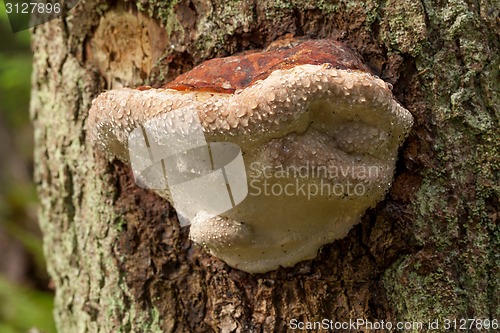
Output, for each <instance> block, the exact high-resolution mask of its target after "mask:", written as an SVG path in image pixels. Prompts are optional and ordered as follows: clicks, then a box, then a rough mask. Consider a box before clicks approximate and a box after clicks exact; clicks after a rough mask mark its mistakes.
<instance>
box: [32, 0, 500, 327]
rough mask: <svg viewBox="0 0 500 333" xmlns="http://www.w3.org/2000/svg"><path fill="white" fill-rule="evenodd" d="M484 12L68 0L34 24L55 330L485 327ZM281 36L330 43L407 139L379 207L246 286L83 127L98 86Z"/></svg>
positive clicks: (491, 227) (478, 7) (371, 0)
mask: <svg viewBox="0 0 500 333" xmlns="http://www.w3.org/2000/svg"><path fill="white" fill-rule="evenodd" d="M499 11H500V3H499V2H498V1H496V0H448V1H446V0H439V1H434V0H432V1H431V0H420V1H413V0H402V1H399V0H398V1H396V0H387V1H380V0H368V1H356V0H333V1H325V0H295V1H281V0H272V1H251V0H238V1H220V0H192V1H190V0H179V1H165V2H164V1H158V0H137V1H111V2H105V1H98V0H81V1H80V3H79V4H78V5H77V7H76V8H74V9H73V10H72V11H71V12H70V13H69V14H68V15H67V16H66V17H65V18H64V19H56V20H54V21H51V22H49V23H47V24H44V25H41V26H39V27H36V28H35V29H34V32H33V50H34V53H35V55H34V71H33V93H32V102H31V111H32V118H33V122H34V126H35V138H36V150H35V157H36V171H35V174H36V180H37V183H38V192H39V197H40V206H41V209H40V224H41V227H42V229H43V231H44V235H45V238H44V242H45V253H46V256H47V261H48V269H49V272H50V274H51V276H52V278H53V281H54V285H55V288H56V308H55V317H56V321H57V326H58V328H59V331H60V332H71V333H78V332H219V331H220V332H284V331H289V330H291V328H290V326H289V322H290V320H292V319H294V318H295V319H299V320H301V321H317V320H321V319H323V318H328V319H333V320H335V321H339V322H343V321H349V319H358V318H360V319H366V320H370V321H373V322H375V321H378V322H380V321H382V320H384V321H386V322H387V321H391V322H392V323H396V321H403V320H407V321H412V322H422V323H425V325H427V323H428V322H429V321H430V320H433V319H440V320H441V329H439V330H436V332H438V331H445V330H444V329H443V326H442V323H443V320H444V319H445V318H448V319H461V318H483V319H484V318H489V319H495V318H496V319H500V302H499V296H500V288H499V281H500V271H499V251H498V249H499V246H500V232H499V225H498V220H499V207H500V204H499V198H500V187H499V184H500V181H499V167H500V161H499V154H500V147H499V142H500V134H499V130H498V128H499V119H500V110H499V105H500V92H499V83H500V82H499V81H500V79H499V78H500V74H499V66H500V52H499V45H500V41H499V34H500V19H499V13H500V12H499ZM286 34H293V35H296V36H309V37H311V38H334V39H337V40H341V41H343V42H345V43H346V44H347V45H349V46H350V47H351V48H353V49H354V50H356V51H357V52H358V53H360V54H361V55H362V56H363V57H364V59H365V60H366V62H367V63H368V64H369V65H370V66H372V67H373V68H374V69H375V70H376V71H377V72H378V73H379V76H380V77H382V78H383V79H384V80H386V81H388V82H390V83H392V84H393V85H394V94H395V95H396V96H397V98H398V99H399V100H400V101H401V102H402V104H403V105H405V106H406V108H408V109H409V110H410V111H411V112H412V114H413V115H414V117H415V126H414V127H413V129H412V132H411V134H410V137H409V139H408V140H407V142H406V144H405V146H404V147H403V149H402V151H401V154H400V160H399V162H398V167H397V173H396V177H395V181H394V184H393V187H392V188H391V190H390V191H389V193H388V194H387V197H386V199H385V200H384V201H383V202H381V203H380V204H378V205H377V206H376V207H375V208H373V209H371V210H369V211H368V212H367V213H366V214H365V216H364V217H363V219H362V222H361V223H360V224H359V225H357V226H356V227H354V228H353V229H352V230H351V232H350V233H349V235H348V237H346V238H345V239H343V240H340V241H337V242H335V243H333V244H329V245H327V246H324V247H323V248H322V249H321V250H320V251H319V254H318V257H317V258H316V259H314V260H311V261H307V262H303V263H300V264H298V265H296V266H295V267H293V268H289V269H280V270H278V271H274V272H270V273H267V274H257V275H251V274H247V273H244V272H241V271H238V270H235V269H231V268H230V267H228V266H227V265H225V264H224V263H223V262H221V261H219V260H217V259H216V258H214V257H211V256H209V255H207V254H205V253H203V251H201V250H200V248H199V247H198V246H195V245H193V244H192V243H191V242H190V241H189V240H188V230H187V229H185V228H183V229H181V228H180V227H179V226H178V223H177V220H176V216H175V213H174V211H173V210H172V209H171V208H170V206H169V204H168V202H166V201H164V200H162V199H160V198H159V197H158V196H156V195H155V194H153V193H151V192H149V191H147V190H144V189H140V188H138V187H136V186H135V185H134V182H133V179H131V178H132V177H131V171H130V168H129V166H128V165H125V164H122V163H120V162H118V161H116V160H115V161H111V160H109V159H107V158H106V157H105V156H104V155H102V154H100V153H98V152H96V151H94V150H93V149H92V147H91V145H90V144H89V142H88V138H87V136H86V129H85V120H86V117H87V114H88V109H89V107H90V103H91V100H92V98H93V97H95V96H96V95H97V94H98V93H99V92H101V91H103V90H104V89H109V88H116V87H119V86H137V85H141V84H151V85H158V84H159V83H161V82H165V81H168V80H170V79H172V78H173V77H174V76H175V75H177V74H179V73H181V72H184V71H186V70H188V69H189V68H191V67H193V66H194V65H196V64H198V63H200V62H201V61H203V60H205V59H209V58H213V57H217V56H227V55H230V54H233V53H236V52H239V51H243V50H247V49H253V48H261V47H263V46H265V45H266V44H268V43H270V42H271V41H273V40H275V39H277V38H279V37H281V36H284V35H286ZM426 327H427V326H424V329H423V330H419V329H417V328H415V329H411V330H407V331H409V332H410V331H413V332H417V331H428V329H427V328H426ZM340 331H349V330H340ZM351 331H352V330H351ZM365 331H369V330H365ZM380 331H385V330H383V329H381V330H380ZM448 331H450V330H448ZM452 331H453V330H452ZM469 331H479V330H476V329H471V330H469ZM484 331H485V330H484V329H483V330H482V331H481V332H484ZM491 331H493V330H491Z"/></svg>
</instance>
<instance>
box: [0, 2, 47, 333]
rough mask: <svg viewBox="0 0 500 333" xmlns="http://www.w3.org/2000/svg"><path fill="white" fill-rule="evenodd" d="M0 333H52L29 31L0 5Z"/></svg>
mask: <svg viewBox="0 0 500 333" xmlns="http://www.w3.org/2000/svg"><path fill="white" fill-rule="evenodd" d="M0 36H1V38H0V41H1V42H0V333H27V332H30V330H31V329H33V328H36V329H38V330H35V329H33V330H31V332H37V331H39V332H45V333H55V332H56V330H55V326H54V322H53V319H52V307H53V291H51V290H50V288H49V286H50V280H49V277H48V275H47V273H46V269H45V262H44V258H43V251H42V236H41V232H40V230H39V228H38V224H37V216H36V214H37V198H36V192H35V187H34V184H33V176H32V175H33V152H32V151H33V134H32V132H33V131H32V128H31V124H30V122H29V98H30V76H31V58H32V56H31V50H30V32H29V30H25V31H22V32H18V33H12V31H11V28H10V25H9V20H8V17H7V14H6V13H5V7H4V5H3V3H2V4H0Z"/></svg>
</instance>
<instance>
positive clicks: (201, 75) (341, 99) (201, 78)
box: [88, 39, 413, 273]
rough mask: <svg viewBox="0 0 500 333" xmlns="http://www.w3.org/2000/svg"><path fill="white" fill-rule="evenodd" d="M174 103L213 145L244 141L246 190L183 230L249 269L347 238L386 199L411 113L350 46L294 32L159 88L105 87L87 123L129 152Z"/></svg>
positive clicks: (308, 254) (101, 138)
mask: <svg viewBox="0 0 500 333" xmlns="http://www.w3.org/2000/svg"><path fill="white" fill-rule="evenodd" d="M176 110H184V111H182V112H187V111H191V112H194V114H195V115H197V116H198V118H199V121H200V123H201V125H202V128H203V132H204V135H205V138H206V140H207V141H208V142H220V141H223V142H230V143H234V144H237V145H238V146H239V147H240V148H241V151H242V153H243V159H244V165H245V168H246V175H247V181H248V189H249V190H248V195H247V196H246V198H245V199H244V200H243V201H242V202H241V203H240V204H238V205H236V206H234V207H233V208H231V209H230V210H228V211H226V212H225V213H222V214H220V215H217V216H212V217H210V216H205V215H204V214H203V212H200V214H199V215H198V218H196V219H194V220H193V221H191V223H192V224H191V230H190V237H191V239H192V240H193V241H195V242H196V243H198V244H200V245H202V246H203V247H205V248H206V249H208V251H209V252H210V253H212V254H213V255H215V256H216V257H218V258H220V259H222V260H223V261H225V262H226V263H227V264H229V265H230V266H232V267H235V268H238V269H240V270H243V271H246V272H251V273H262V272H267V271H270V270H274V269H277V268H278V267H279V266H284V267H289V266H293V265H294V264H296V263H297V262H299V261H303V260H306V259H312V258H314V257H315V256H316V254H317V251H318V249H319V248H320V247H321V246H322V245H323V244H326V243H330V242H332V241H334V240H336V239H340V238H343V237H345V236H346V235H347V233H348V231H349V230H350V229H351V227H352V226H353V225H355V224H356V223H358V222H359V220H360V218H361V216H362V215H363V213H364V212H365V211H366V209H367V208H369V207H372V206H374V205H375V204H376V203H377V202H379V201H380V200H381V199H383V197H384V195H385V193H386V191H387V190H388V188H389V187H390V185H391V181H392V178H393V173H394V169H395V160H396V158H397V152H398V148H399V146H400V145H401V144H402V142H403V141H404V138H405V137H406V135H407V134H408V132H409V130H410V128H411V126H412V122H413V118H412V116H411V114H410V112H409V111H408V110H406V109H405V108H404V107H402V106H401V105H400V104H399V103H398V102H397V101H396V99H395V98H394V96H393V94H392V92H391V87H390V85H389V84H387V83H385V82H384V81H383V80H381V79H379V78H378V77H376V76H375V75H373V74H372V72H371V71H370V69H369V68H368V67H367V66H366V65H365V64H363V62H362V61H361V60H360V58H359V57H358V56H357V55H356V54H355V53H353V51H351V50H350V49H349V48H347V47H346V46H344V45H343V44H341V43H339V42H336V41H332V40H296V39H292V40H291V41H289V43H286V44H284V43H283V42H280V43H274V44H271V46H269V47H268V48H267V49H265V50H262V51H259V52H250V53H245V54H243V55H239V56H231V57H226V58H217V59H212V60H208V61H206V62H204V63H202V64H201V65H199V66H197V67H195V68H194V69H192V70H191V71H189V72H187V73H185V74H182V75H180V76H179V77H177V78H176V79H175V80H173V81H172V82H170V83H168V84H166V85H165V86H163V87H162V88H159V89H152V88H149V87H147V88H141V89H127V88H124V89H117V90H111V91H108V92H104V93H102V94H101V95H99V96H98V97H97V98H96V99H95V100H94V101H93V105H92V108H91V110H90V115H89V119H88V125H89V130H90V132H91V137H92V138H93V141H94V143H95V144H96V145H98V146H100V147H101V148H102V149H103V150H105V151H107V152H109V153H111V154H113V155H114V156H117V157H119V158H120V159H122V160H125V161H128V160H129V152H128V150H127V148H128V146H127V145H128V142H127V140H128V137H129V135H130V133H131V132H132V131H133V130H134V128H137V127H139V126H142V125H143V124H144V123H145V122H148V121H154V122H156V123H157V124H158V126H157V127H154V126H153V128H158V129H161V128H162V126H160V123H161V122H165V121H167V120H166V119H167V117H164V115H166V114H168V113H170V112H172V111H176ZM159 131H161V130H159ZM156 134H157V135H158V136H161V133H156ZM153 140H155V139H154V138H153ZM157 193H158V194H160V195H162V196H164V197H167V198H169V193H168V191H165V190H159V191H157ZM204 216H205V218H204Z"/></svg>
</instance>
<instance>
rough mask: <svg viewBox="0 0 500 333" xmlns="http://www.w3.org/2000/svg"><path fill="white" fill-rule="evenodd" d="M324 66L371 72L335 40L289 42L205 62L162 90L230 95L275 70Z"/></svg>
mask: <svg viewBox="0 0 500 333" xmlns="http://www.w3.org/2000/svg"><path fill="white" fill-rule="evenodd" d="M326 63H328V64H331V66H332V67H334V68H339V69H351V70H360V71H363V72H369V73H371V70H370V69H369V68H368V66H366V65H365V64H363V62H362V60H361V59H360V58H359V56H358V55H356V54H355V53H354V52H353V51H352V50H351V49H349V48H348V47H346V46H345V45H343V44H341V43H339V42H337V41H333V40H328V39H319V40H306V41H300V40H296V39H292V40H290V42H288V43H283V42H282V41H281V42H280V43H276V44H274V43H273V44H271V45H270V46H269V47H268V48H267V49H265V50H264V51H262V52H254V53H247V54H244V55H238V56H231V57H226V58H216V59H211V60H208V61H205V62H204V63H202V64H200V65H198V66H196V67H195V68H193V69H192V70H191V71H189V72H186V73H184V74H182V75H180V76H178V77H177V78H176V79H175V80H173V81H172V82H170V83H167V84H166V85H165V86H163V88H169V89H175V90H179V91H211V92H221V93H233V92H234V91H235V90H238V89H244V88H246V87H248V86H251V85H252V84H253V83H254V82H256V81H258V80H263V79H265V78H267V77H268V76H269V74H271V73H272V72H273V71H275V70H279V69H290V68H293V67H295V66H298V65H306V64H309V65H321V64H326Z"/></svg>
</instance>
